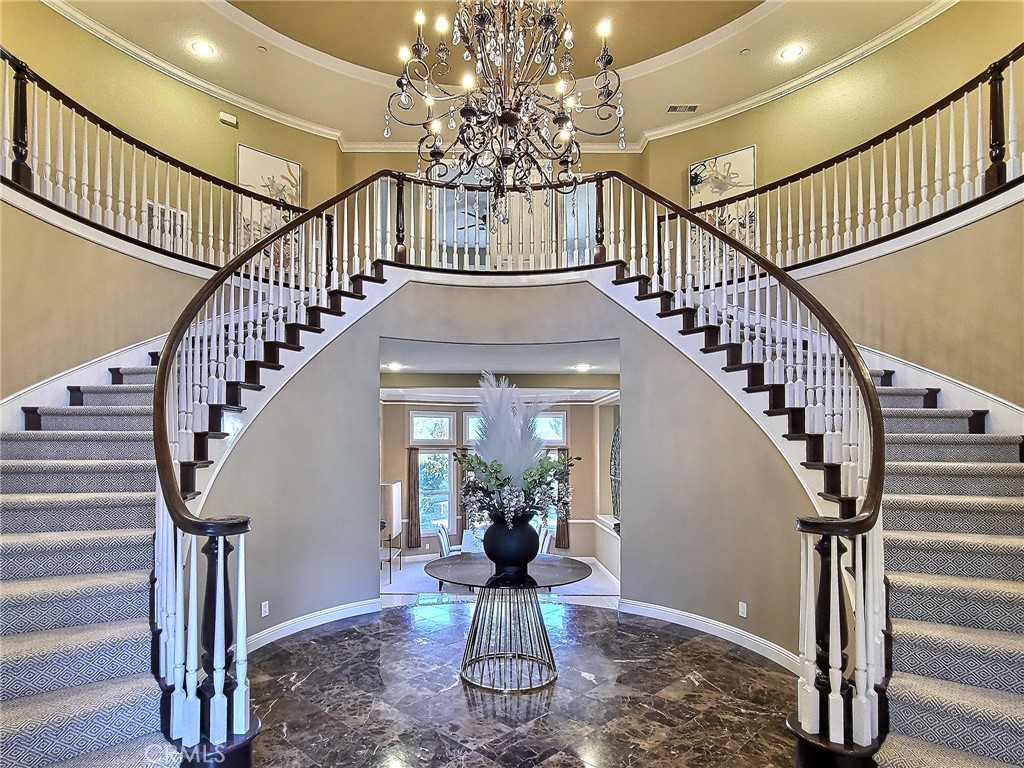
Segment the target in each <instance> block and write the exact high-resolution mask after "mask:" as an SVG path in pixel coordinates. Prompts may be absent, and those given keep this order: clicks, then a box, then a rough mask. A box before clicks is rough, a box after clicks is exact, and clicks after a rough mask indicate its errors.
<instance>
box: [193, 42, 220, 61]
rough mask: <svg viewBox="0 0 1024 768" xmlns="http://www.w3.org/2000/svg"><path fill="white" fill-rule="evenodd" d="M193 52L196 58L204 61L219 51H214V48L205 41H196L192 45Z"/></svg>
mask: <svg viewBox="0 0 1024 768" xmlns="http://www.w3.org/2000/svg"><path fill="white" fill-rule="evenodd" d="M192 52H193V53H194V54H195V55H196V56H201V57H203V58H204V59H209V58H210V57H212V56H213V55H214V54H215V53H216V52H217V51H216V50H214V47H213V46H212V45H210V44H209V43H208V42H206V41H205V40H196V41H195V42H194V43H192Z"/></svg>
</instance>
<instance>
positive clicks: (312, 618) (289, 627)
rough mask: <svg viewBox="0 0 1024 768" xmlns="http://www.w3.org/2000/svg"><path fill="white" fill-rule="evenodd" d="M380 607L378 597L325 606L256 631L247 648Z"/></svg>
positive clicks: (374, 610)
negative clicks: (320, 609) (322, 608)
mask: <svg viewBox="0 0 1024 768" xmlns="http://www.w3.org/2000/svg"><path fill="white" fill-rule="evenodd" d="M380 609H381V608H380V598H379V597H378V598H376V599H374V600H360V601H359V602H356V603H345V604H344V605H338V606H335V607H334V608H325V609H324V610H322V611H316V612H314V613H307V614H306V615H305V616H299V617H298V618H295V619H289V620H288V621H284V622H281V623H280V624H276V625H274V626H273V627H270V628H269V629H264V630H263V631H262V632H257V633H256V634H255V635H250V636H249V650H250V651H255V650H256V649H257V648H262V647H263V646H264V645H267V644H269V643H273V642H275V641H277V640H280V639H281V638H282V637H288V635H294V634H295V633H296V632H302V631H303V630H304V629H312V628H313V627H319V626H320V625H321V624H329V623H330V622H332V621H338V620H339V619H348V618H351V617H352V616H362V615H363V614H367V613H378V612H379V611H380Z"/></svg>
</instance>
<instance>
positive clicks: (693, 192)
mask: <svg viewBox="0 0 1024 768" xmlns="http://www.w3.org/2000/svg"><path fill="white" fill-rule="evenodd" d="M754 160H755V158H754V147H753V146H749V147H744V148H743V149H736V150H733V151H732V152H726V153H725V154H724V155H718V156H717V157H709V158H708V159H707V160H701V161H700V162H699V163H693V164H691V165H690V172H689V176H688V179H687V181H688V187H689V189H690V208H699V207H701V206H702V205H713V204H715V203H720V202H722V201H723V200H728V199H730V198H732V197H736V196H737V195H740V194H742V193H743V192H745V191H746V190H748V189H753V188H754Z"/></svg>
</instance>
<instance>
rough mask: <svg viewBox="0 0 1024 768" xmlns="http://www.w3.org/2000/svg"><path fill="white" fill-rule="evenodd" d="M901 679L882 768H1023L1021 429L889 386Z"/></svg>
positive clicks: (895, 679) (889, 485) (888, 507)
mask: <svg viewBox="0 0 1024 768" xmlns="http://www.w3.org/2000/svg"><path fill="white" fill-rule="evenodd" d="M878 393H879V396H880V399H881V401H882V407H883V414H884V417H885V427H886V436H885V437H886V460H887V466H886V476H885V496H884V497H883V501H882V508H883V514H884V520H885V525H886V532H885V534H884V536H885V558H886V572H887V575H888V578H889V583H890V610H891V616H892V662H893V674H892V678H891V680H890V684H889V689H888V702H889V710H890V729H891V730H890V734H889V737H888V738H887V739H886V740H885V742H884V743H883V745H882V748H881V750H880V751H879V752H878V754H877V755H875V760H876V762H877V763H878V766H879V768H1007V766H1021V765H1024V463H1022V458H1024V456H1022V449H1021V440H1022V437H1021V436H1020V435H989V434H984V431H983V429H981V426H982V425H983V424H984V421H983V418H984V414H983V412H979V411H970V410H953V409H942V408H937V407H935V402H936V394H937V393H935V391H934V390H924V389H922V390H913V389H905V388H897V387H892V386H879V387H878Z"/></svg>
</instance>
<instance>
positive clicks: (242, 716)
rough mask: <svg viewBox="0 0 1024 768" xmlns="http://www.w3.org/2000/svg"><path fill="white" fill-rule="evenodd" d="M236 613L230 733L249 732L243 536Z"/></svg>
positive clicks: (239, 541) (239, 540) (240, 546)
mask: <svg viewBox="0 0 1024 768" xmlns="http://www.w3.org/2000/svg"><path fill="white" fill-rule="evenodd" d="M236 600H237V604H238V613H237V615H236V619H235V637H236V640H235V681H236V682H237V687H236V688H235V691H234V694H233V699H232V711H231V714H232V716H233V720H234V723H233V725H232V728H231V730H232V732H233V733H236V734H243V733H246V732H247V731H248V730H249V653H248V639H247V638H246V632H247V631H248V625H247V623H246V609H245V534H241V535H240V536H239V537H238V597H237V598H236Z"/></svg>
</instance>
